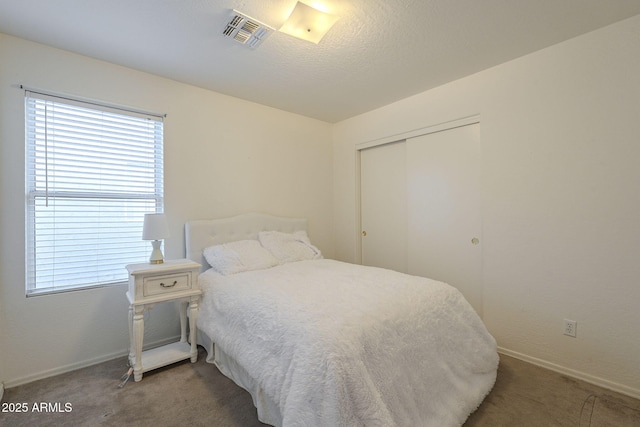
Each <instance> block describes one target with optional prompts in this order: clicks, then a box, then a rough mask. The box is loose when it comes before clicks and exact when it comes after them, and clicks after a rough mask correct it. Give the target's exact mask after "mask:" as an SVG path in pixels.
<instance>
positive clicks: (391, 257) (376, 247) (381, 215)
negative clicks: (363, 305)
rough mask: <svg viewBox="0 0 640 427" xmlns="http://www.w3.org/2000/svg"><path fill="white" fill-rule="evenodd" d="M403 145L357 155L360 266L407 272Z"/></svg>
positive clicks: (400, 143)
mask: <svg viewBox="0 0 640 427" xmlns="http://www.w3.org/2000/svg"><path fill="white" fill-rule="evenodd" d="M405 164H406V153H405V144H404V141H401V142H395V143H390V144H385V145H380V146H376V147H372V148H367V149H364V150H361V151H360V210H361V218H360V219H361V225H362V230H361V232H362V237H361V242H362V264H364V265H372V266H375V267H383V268H390V269H392V270H396V271H402V272H406V271H407V180H406V167H405Z"/></svg>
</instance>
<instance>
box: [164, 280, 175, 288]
mask: <svg viewBox="0 0 640 427" xmlns="http://www.w3.org/2000/svg"><path fill="white" fill-rule="evenodd" d="M177 284H178V281H177V280H174V281H173V284H172V285H165V284H164V283H162V282H160V286H162V287H163V288H173V287H174V286H175V285H177Z"/></svg>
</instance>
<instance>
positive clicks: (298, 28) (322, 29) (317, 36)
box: [280, 2, 339, 44]
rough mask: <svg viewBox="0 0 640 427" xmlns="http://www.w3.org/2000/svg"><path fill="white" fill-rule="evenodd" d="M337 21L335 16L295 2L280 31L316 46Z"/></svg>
mask: <svg viewBox="0 0 640 427" xmlns="http://www.w3.org/2000/svg"><path fill="white" fill-rule="evenodd" d="M338 19H339V17H338V16H336V15H331V14H329V13H326V12H323V11H320V10H318V9H316V8H313V7H311V6H309V5H306V4H304V3H301V2H297V3H296V7H295V8H294V9H293V12H291V15H289V18H287V20H286V21H285V23H284V24H282V27H280V31H281V32H283V33H286V34H289V35H292V36H294V37H297V38H299V39H302V40H307V41H310V42H312V43H316V44H317V43H318V42H319V41H320V40H321V39H322V37H324V35H325V34H326V33H327V31H329V29H331V27H332V26H333V24H335V22H336V21H337V20H338Z"/></svg>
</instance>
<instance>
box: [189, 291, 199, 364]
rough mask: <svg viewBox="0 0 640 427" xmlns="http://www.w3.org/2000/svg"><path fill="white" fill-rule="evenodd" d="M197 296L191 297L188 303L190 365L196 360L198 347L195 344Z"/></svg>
mask: <svg viewBox="0 0 640 427" xmlns="http://www.w3.org/2000/svg"><path fill="white" fill-rule="evenodd" d="M198 300H199V297H198V296H193V297H191V301H190V303H189V340H190V341H191V363H195V362H196V361H197V360H198V345H197V343H196V325H197V324H198V323H197V320H198Z"/></svg>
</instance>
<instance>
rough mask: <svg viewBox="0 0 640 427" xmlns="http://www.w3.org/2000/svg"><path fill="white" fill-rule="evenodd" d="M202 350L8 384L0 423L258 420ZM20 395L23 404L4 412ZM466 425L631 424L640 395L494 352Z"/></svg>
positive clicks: (246, 426) (639, 417)
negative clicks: (131, 375) (163, 361)
mask: <svg viewBox="0 0 640 427" xmlns="http://www.w3.org/2000/svg"><path fill="white" fill-rule="evenodd" d="M204 358H205V354H204V351H203V350H202V349H200V355H199V358H198V362H197V363H195V364H191V363H189V361H185V362H181V363H177V364H174V365H172V366H169V367H166V368H162V369H158V370H156V371H152V372H147V373H146V374H145V375H144V378H143V380H142V381H141V382H138V383H135V382H133V379H131V380H130V382H129V383H127V384H126V385H125V386H124V387H123V388H118V383H119V379H120V376H121V375H122V374H123V373H124V372H125V371H126V369H127V366H126V363H127V362H126V359H125V358H120V359H116V360H112V361H109V362H105V363H102V364H99V365H95V366H92V367H88V368H84V369H81V370H78V371H75V372H71V373H68V374H64V375H59V376H57V377H53V378H47V379H44V380H40V381H36V382H33V383H30V384H26V385H23V386H19V387H14V388H11V389H7V390H5V393H4V397H3V405H2V409H3V411H2V412H0V425H2V426H77V427H79V426H153V427H162V426H178V425H180V426H230V427H251V426H264V424H262V423H260V422H259V421H258V420H257V416H256V410H255V408H254V406H253V404H252V402H251V397H250V396H249V394H248V393H247V392H245V391H244V390H242V389H241V388H239V387H237V386H236V385H235V384H234V383H233V382H232V381H230V380H229V379H227V378H226V377H224V376H223V375H222V374H220V372H218V370H217V368H216V367H215V366H213V365H210V364H207V363H205V361H204ZM22 403H25V404H26V407H27V411H26V412H24V413H16V412H11V413H8V412H4V411H6V410H9V409H11V407H10V405H12V404H13V409H15V407H16V404H22ZM34 405H35V407H34ZM471 426H491V427H494V426H519V427H520V426H524V427H526V426H535V427H538V426H545V427H546V426H572V427H586V426H589V427H608V426H611V427H614V426H615V427H626V426H629V427H631V426H636V427H638V426H640V401H638V400H635V399H632V398H629V397H626V396H623V395H620V394H616V393H613V392H610V391H607V390H605V389H602V388H599V387H596V386H593V385H590V384H588V383H585V382H582V381H578V380H575V379H572V378H569V377H566V376H564V375H560V374H557V373H554V372H551V371H548V370H545V369H542V368H539V367H536V366H533V365H530V364H528V363H525V362H522V361H520V360H517V359H513V358H511V357H507V356H503V355H501V357H500V368H499V371H498V379H497V381H496V385H495V387H494V389H493V390H492V392H491V393H490V394H489V396H487V398H486V399H485V401H484V402H483V403H482V405H481V406H480V407H479V408H478V410H477V411H476V412H474V413H473V414H472V415H471V416H470V417H469V419H468V420H467V422H466V423H465V427H471ZM411 427H413V426H411Z"/></svg>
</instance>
